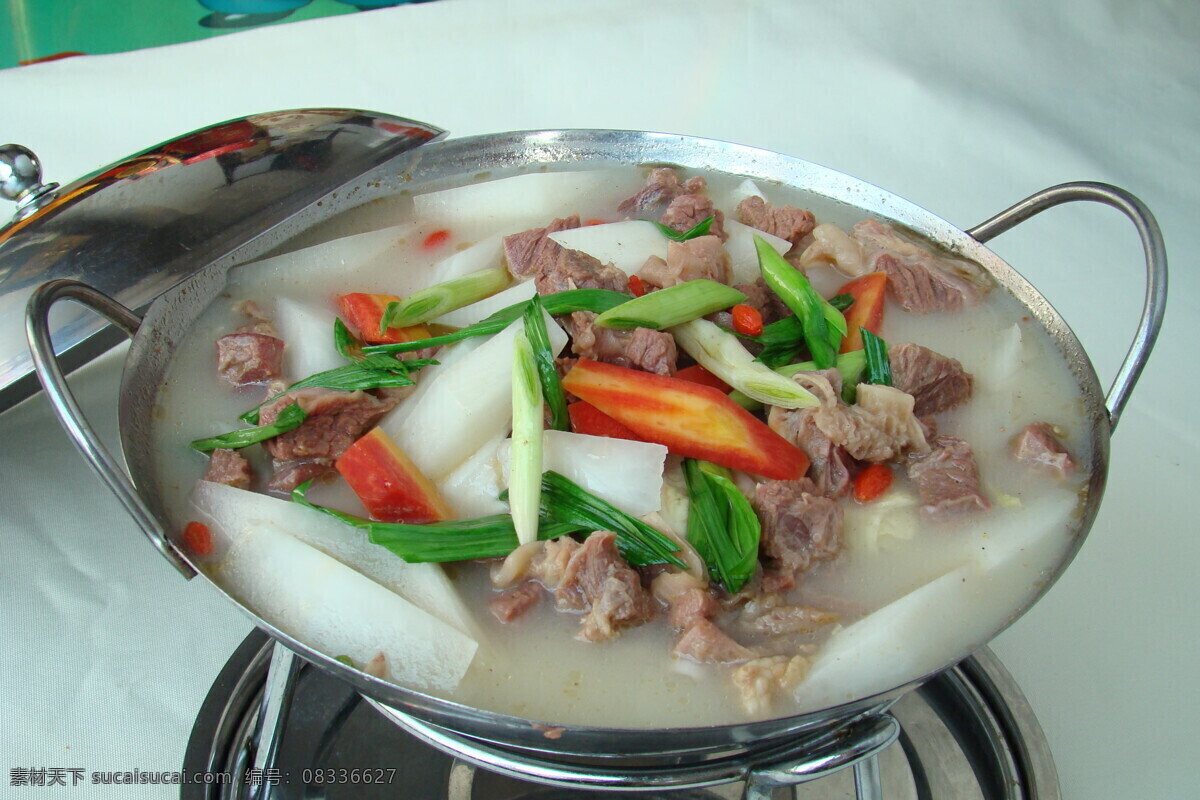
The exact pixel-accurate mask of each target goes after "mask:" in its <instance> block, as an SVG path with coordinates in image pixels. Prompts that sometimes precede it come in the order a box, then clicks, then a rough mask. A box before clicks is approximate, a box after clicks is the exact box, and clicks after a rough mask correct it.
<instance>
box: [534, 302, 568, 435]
mask: <svg viewBox="0 0 1200 800" xmlns="http://www.w3.org/2000/svg"><path fill="white" fill-rule="evenodd" d="M542 312H543V307H542V301H541V299H540V298H539V297H538V295H534V296H533V297H532V298H531V299H530V301H529V303H528V305H526V307H525V320H524V321H525V336H526V337H527V338H528V339H529V344H530V346H531V347H532V348H533V359H534V362H535V363H536V364H537V372H538V378H539V379H540V380H541V383H542V399H544V400H545V401H546V405H547V407H549V409H550V427H551V428H552V429H553V430H556V431H567V430H570V429H571V420H570V418H569V417H568V416H567V397H566V394H564V393H563V388H562V381H561V380H560V379H559V377H558V368H557V367H556V366H555V365H554V356H555V354H554V352H553V351H551V349H550V333H549V332H548V331H547V330H546V317H545V314H543V313H542Z"/></svg>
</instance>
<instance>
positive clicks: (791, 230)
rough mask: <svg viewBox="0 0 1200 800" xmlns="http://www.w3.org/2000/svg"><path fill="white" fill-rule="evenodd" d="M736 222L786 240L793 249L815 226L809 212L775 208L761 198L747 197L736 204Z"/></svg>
mask: <svg viewBox="0 0 1200 800" xmlns="http://www.w3.org/2000/svg"><path fill="white" fill-rule="evenodd" d="M737 218H738V221H739V222H741V223H742V224H744V225H749V226H750V227H751V228H756V229H757V230H760V231H763V232H765V233H769V234H771V235H772V236H778V237H779V238H780V239H787V240H788V241H789V242H791V243H792V247H793V248H794V247H795V246H796V245H798V244H800V240H801V239H803V238H804V237H805V236H808V235H809V234H810V233H812V232H813V228H814V227H815V226H816V224H817V220H816V218H814V217H813V214H812V212H811V211H809V210H807V209H803V208H796V207H795V206H779V207H775V206H772V205H771V204H770V203H768V202H767V201H766V200H764V199H762V198H761V197H754V196H751V197H747V198H746V199H744V200H742V202H740V203H738V207H737Z"/></svg>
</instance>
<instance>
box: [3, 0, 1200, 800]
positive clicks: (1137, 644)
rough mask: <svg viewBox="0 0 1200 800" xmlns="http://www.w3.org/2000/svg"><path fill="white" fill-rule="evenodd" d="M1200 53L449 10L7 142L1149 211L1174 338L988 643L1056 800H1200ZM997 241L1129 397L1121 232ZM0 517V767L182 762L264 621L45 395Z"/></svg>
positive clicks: (107, 425) (197, 76)
mask: <svg viewBox="0 0 1200 800" xmlns="http://www.w3.org/2000/svg"><path fill="white" fill-rule="evenodd" d="M1198 52H1200V6H1197V5H1195V4H1189V3H1185V2H1178V1H1174V2H1173V1H1172V0H1148V1H1147V2H1141V3H1129V2H1124V1H1123V0H1109V1H1108V2H1100V0H1086V1H1084V0H1077V1H1076V2H1071V3H1059V4H1052V3H1041V2H1037V0H1026V1H1024V2H1007V3H996V2H979V1H978V0H970V1H969V2H964V1H963V0H957V1H954V2H952V1H951V0H936V1H931V2H926V3H923V4H920V5H910V4H899V3H871V4H865V3H815V2H788V3H783V2H774V3H772V2H768V1H767V0H762V2H753V1H752V0H740V1H739V0H726V1H725V2H721V3H715V2H709V3H696V2H684V1H683V0H669V1H668V2H656V3H646V2H635V1H634V0H597V1H596V2H590V3H566V2H546V1H545V0H511V1H502V0H491V1H490V2H487V1H485V0H440V1H439V2H436V3H430V4H424V5H417V6H404V7H398V8H394V9H388V10H382V11H374V12H369V13H362V14H357V15H348V16H342V17H336V18H329V19H323V20H316V21H312V22H305V23H297V24H294V25H284V26H276V27H272V28H267V29H262V30H258V31H251V32H245V33H239V34H234V35H230V36H225V37H220V38H216V39H211V40H208V41H204V42H196V43H192V44H184V45H177V46H172V47H166V48H160V49H156V50H148V51H141V52H135V53H127V54H119V55H113V56H99V57H87V58H76V59H70V60H65V61H60V62H55V63H49V64H43V65H38V66H33V67H26V68H20V69H15V70H7V71H3V72H0V92H2V93H3V96H4V98H5V100H6V104H5V105H6V109H7V113H6V114H5V119H4V130H3V134H0V135H2V136H3V138H5V139H8V140H10V141H14V142H20V143H23V144H25V145H27V146H29V147H31V148H33V149H34V150H35V151H36V152H37V153H38V154H39V155H40V156H41V158H42V160H43V163H44V165H45V168H46V171H47V177H48V178H49V179H53V180H60V181H66V180H69V179H72V178H74V177H75V176H78V175H80V174H83V173H85V172H89V171H91V170H93V169H95V168H97V167H100V166H102V165H104V164H106V163H108V162H110V161H112V160H114V159H116V158H119V157H121V156H124V155H127V154H129V153H131V152H134V151H136V150H140V149H142V148H144V147H146V146H149V145H151V144H153V143H155V142H158V141H161V140H163V139H166V138H169V137H171V136H173V135H176V134H179V133H181V132H183V131H186V130H190V129H193V128H196V127H199V126H202V125H205V124H208V123H211V122H214V121H218V120H222V119H227V118H230V117H234V116H239V115H243V114H248V113H253V112H259V111H264V110H273V109H280V108H292V107H313V106H346V107H360V108H373V109H378V110H381V111H389V112H392V113H397V114H401V115H406V116H410V117H413V118H416V119H421V120H426V121H428V122H431V123H434V124H437V125H440V126H442V127H445V128H447V129H449V130H450V131H451V132H452V133H453V134H454V135H464V134H474V133H484V132H491V131H501V130H513V129H527V128H541V127H547V128H550V127H581V128H583V127H611V128H632V129H651V130H663V131H671V132H679V133H689V134H695V135H699V136H706V137H713V138H718V139H727V140H732V141H738V142H743V143H746V144H750V145H756V146H760V147H765V148H769V149H773V150H779V151H782V152H785V153H788V154H792V155H796V156H799V157H802V158H805V159H808V160H810V161H815V162H817V163H821V164H825V165H827V166H830V167H833V168H835V169H839V170H842V171H844V172H847V173H850V174H852V175H856V176H858V177H860V178H864V179H866V180H868V181H870V182H873V183H876V184H878V185H881V186H884V187H887V188H889V189H891V190H893V191H895V192H897V193H899V194H901V195H903V196H906V197H907V198H909V199H911V200H913V201H914V202H916V203H918V204H920V205H923V206H925V207H927V208H929V209H931V210H932V211H934V212H935V213H938V214H940V215H942V216H943V217H945V218H947V219H949V220H950V221H951V222H953V223H955V224H957V225H960V226H963V227H969V226H971V225H973V224H975V223H978V222H980V221H982V220H983V219H984V218H986V217H988V216H990V215H991V214H992V213H994V212H996V211H998V210H1000V209H1001V208H1003V207H1005V206H1007V205H1008V204H1009V203H1011V202H1013V201H1015V200H1018V199H1020V198H1021V197H1024V196H1025V195H1027V194H1029V193H1031V192H1033V191H1035V190H1037V189H1040V188H1043V187H1045V186H1049V185H1052V184H1055V183H1059V182H1062V181H1066V180H1079V179H1087V180H1099V181H1107V182H1111V183H1115V184H1118V185H1120V186H1123V187H1125V188H1127V189H1129V190H1131V191H1133V192H1134V193H1135V194H1137V195H1139V196H1140V197H1141V198H1142V199H1143V200H1145V201H1146V202H1147V203H1148V204H1149V205H1150V207H1151V208H1152V209H1153V210H1154V211H1155V212H1156V213H1157V215H1158V218H1159V220H1160V222H1161V223H1162V227H1163V230H1164V233H1165V235H1166V239H1167V244H1168V250H1169V253H1170V254H1171V256H1172V257H1173V259H1174V265H1175V267H1176V270H1175V274H1174V276H1173V286H1172V290H1171V294H1172V301H1171V305H1170V311H1169V313H1168V316H1167V321H1166V326H1165V328H1164V329H1163V335H1162V338H1161V339H1160V342H1159V345H1158V348H1157V350H1156V353H1155V356H1154V358H1153V359H1152V360H1151V364H1150V366H1149V368H1148V369H1147V371H1146V373H1145V375H1144V376H1143V378H1142V380H1141V383H1140V384H1139V385H1138V387H1137V391H1136V392H1135V393H1134V397H1133V400H1132V402H1131V403H1130V405H1129V407H1128V409H1127V410H1126V413H1125V416H1124V418H1123V420H1122V422H1121V425H1120V429H1119V430H1118V431H1117V434H1116V436H1115V438H1114V441H1113V448H1112V470H1111V473H1110V483H1109V488H1108V492H1107V496H1106V498H1105V502H1104V505H1103V508H1102V511H1101V514H1100V517H1099V519H1098V521H1097V522H1096V524H1095V527H1094V528H1093V530H1092V533H1091V536H1090V538H1089V540H1088V542H1087V544H1086V546H1085V547H1084V548H1083V551H1082V553H1081V554H1080V555H1079V557H1078V558H1077V559H1076V561H1075V563H1074V564H1073V566H1072V567H1071V569H1070V570H1069V571H1068V573H1067V574H1066V576H1065V577H1064V578H1063V579H1062V580H1061V581H1060V582H1059V583H1058V584H1057V585H1056V586H1055V587H1054V588H1053V589H1052V590H1051V591H1050V593H1049V595H1048V596H1047V597H1046V598H1045V599H1044V600H1043V601H1042V602H1041V603H1040V604H1039V605H1038V606H1037V607H1036V608H1035V609H1034V610H1033V611H1031V612H1030V613H1029V614H1027V615H1026V616H1025V617H1024V618H1023V619H1021V620H1020V621H1018V622H1017V623H1016V624H1015V625H1014V626H1013V627H1012V628H1011V629H1010V630H1009V631H1007V632H1005V633H1004V634H1002V635H1001V636H1000V637H999V639H998V640H997V641H996V642H995V643H994V645H993V647H994V649H995V650H996V651H997V653H998V654H999V655H1000V657H1001V658H1002V659H1003V660H1004V662H1005V663H1006V665H1007V666H1008V668H1009V669H1010V670H1011V671H1012V672H1013V673H1014V675H1015V677H1016V678H1017V680H1018V682H1019V683H1020V684H1021V686H1022V687H1023V689H1024V691H1025V692H1026V694H1027V695H1028V697H1029V699H1030V701H1031V703H1032V705H1033V708H1034V710H1035V711H1036V713H1037V714H1038V716H1039V718H1040V720H1041V723H1042V725H1043V727H1044V728H1045V731H1046V735H1047V737H1048V738H1049V742H1050V746H1051V749H1052V751H1053V753H1054V757H1055V760H1056V762H1057V766H1058V770H1059V773H1060V776H1061V783H1062V787H1063V789H1064V794H1065V796H1066V797H1073V798H1127V797H1184V796H1195V795H1196V794H1197V790H1200V779H1198V778H1197V770H1196V768H1195V764H1194V754H1193V750H1194V747H1193V746H1194V744H1195V742H1196V735H1195V732H1194V729H1193V720H1194V718H1195V717H1196V715H1197V712H1198V711H1200V709H1198V708H1197V703H1196V697H1197V692H1196V689H1195V678H1196V675H1197V668H1196V664H1197V662H1198V661H1200V658H1198V656H1200V653H1198V647H1197V641H1198V639H1200V637H1198V636H1197V633H1198V630H1197V629H1198V625H1197V623H1196V612H1197V609H1200V590H1198V589H1197V580H1196V577H1195V575H1196V564H1197V563H1198V562H1200V537H1198V536H1197V533H1198V531H1197V527H1198V526H1197V525H1196V524H1195V518H1196V513H1195V511H1194V510H1193V509H1192V508H1191V507H1190V501H1189V498H1193V499H1194V498H1195V495H1193V494H1192V493H1193V492H1194V491H1196V489H1195V486H1194V482H1193V480H1192V479H1193V478H1195V477H1196V476H1197V475H1200V457H1198V456H1197V453H1198V452H1200V436H1198V435H1197V426H1196V425H1195V424H1194V423H1193V422H1191V421H1190V419H1189V417H1188V414H1190V413H1193V411H1192V409H1193V407H1194V405H1195V404H1194V401H1192V400H1189V398H1193V397H1195V396H1196V395H1197V394H1198V392H1200V380H1198V378H1197V374H1198V372H1197V361H1198V360H1197V358H1196V355H1195V352H1196V341H1197V337H1196V330H1197V328H1198V327H1200V311H1198V310H1197V302H1196V298H1197V297H1198V296H1200V291H1198V290H1200V286H1198V279H1197V273H1196V271H1195V270H1194V268H1193V265H1192V263H1191V262H1192V260H1193V259H1194V254H1195V253H1196V252H1197V251H1200V233H1198V230H1200V225H1197V217H1196V205H1197V203H1196V201H1197V192H1196V186H1197V185H1200V168H1198V166H1197V165H1198V164H1200V136H1197V131H1198V130H1200V66H1198V64H1200V60H1198V59H1197V53H1198ZM994 247H995V249H996V250H997V251H998V252H999V253H1000V254H1001V255H1002V256H1005V257H1006V258H1007V259H1008V260H1009V261H1010V262H1011V263H1012V264H1014V265H1015V266H1016V267H1017V268H1018V269H1019V270H1021V271H1022V272H1023V273H1024V274H1025V275H1026V276H1027V277H1029V278H1030V279H1031V280H1032V281H1033V282H1034V283H1035V284H1036V285H1038V286H1039V287H1040V288H1041V289H1042V290H1043V291H1044V293H1045V294H1046V295H1047V296H1048V297H1049V299H1050V300H1051V302H1052V303H1054V304H1055V306H1056V307H1057V308H1058V309H1059V311H1060V312H1061V313H1062V314H1063V316H1064V317H1065V318H1066V319H1067V320H1068V321H1069V322H1070V323H1071V325H1072V326H1073V327H1074V329H1075V331H1076V332H1077V334H1078V335H1079V337H1080V338H1081V340H1082V341H1083V343H1084V345H1085V346H1086V347H1087V349H1088V351H1089V352H1090V353H1091V355H1092V358H1093V360H1094V363H1095V365H1096V368H1097V371H1098V372H1099V374H1100V375H1101V376H1104V379H1105V380H1107V379H1108V377H1107V376H1112V375H1114V374H1115V371H1116V368H1117V366H1118V364H1119V363H1120V361H1121V358H1122V356H1123V354H1124V352H1125V350H1126V348H1127V345H1128V342H1129V339H1130V336H1131V332H1132V330H1133V326H1134V323H1135V320H1136V317H1137V314H1138V312H1139V310H1140V307H1141V303H1142V292H1143V289H1142V286H1143V282H1142V275H1141V269H1142V268H1141V262H1140V250H1139V248H1138V246H1137V242H1136V239H1135V236H1134V233H1133V230H1132V228H1131V226H1129V225H1128V224H1127V223H1126V221H1125V220H1124V219H1123V218H1121V217H1120V216H1119V215H1118V214H1117V213H1116V212H1114V211H1111V210H1109V209H1103V208H1100V207H1069V208H1063V209H1060V210H1055V211H1052V212H1050V213H1048V214H1046V215H1043V216H1042V217H1039V218H1038V219H1035V220H1033V221H1031V222H1029V223H1028V224H1026V225H1024V226H1022V227H1021V228H1020V229H1019V230H1018V231H1016V232H1013V233H1010V234H1008V235H1006V236H1004V237H1003V238H1001V239H1000V240H998V241H997V242H996V243H995V245H994ZM1188 353H1191V354H1192V355H1188ZM119 372H120V355H119V354H111V355H110V356H109V357H106V358H104V359H103V360H101V361H100V362H97V363H96V364H94V365H92V366H90V367H89V368H87V369H85V370H84V371H82V372H80V373H79V374H78V375H77V377H76V378H75V379H74V381H73V382H74V384H75V385H76V386H77V387H78V390H79V392H80V394H81V396H82V400H83V403H84V405H85V407H86V409H87V410H88V412H89V413H90V414H91V416H92V418H93V419H94V420H95V421H96V422H97V423H98V424H99V425H100V428H101V429H102V430H103V431H105V432H106V434H107V435H108V437H109V440H110V441H113V440H114V434H115V403H116V389H117V381H118V377H119ZM1189 476H1191V477H1189ZM1189 487H1191V488H1189ZM1185 501H1188V502H1185ZM0 525H2V527H3V543H4V551H3V558H2V559H0V597H2V602H0V608H2V611H0V613H2V614H3V623H4V624H3V631H4V636H5V641H6V644H7V646H6V647H4V648H3V650H2V651H0V665H2V670H3V673H2V674H3V681H4V683H3V698H4V700H3V705H2V708H3V711H2V712H0V713H2V714H3V717H2V718H0V723H2V724H0V743H2V744H0V754H2V756H3V757H2V758H0V766H3V767H5V768H7V769H8V770H14V769H21V768H56V767H57V768H73V767H74V768H83V769H84V770H85V771H86V773H90V772H92V771H102V770H132V769H135V768H138V769H142V770H171V769H175V768H177V767H178V766H179V765H180V763H181V761H182V758H183V749H184V744H185V742H186V740H187V736H188V734H189V732H190V729H191V725H192V721H193V719H194V717H195V714H196V712H197V709H198V708H199V704H200V702H201V700H202V698H203V697H204V694H205V692H206V691H207V689H208V687H209V685H210V683H211V682H212V680H213V678H214V677H215V676H216V674H217V671H218V669H219V668H220V666H221V665H222V664H223V662H224V661H225V659H226V658H227V657H228V655H229V654H230V653H231V652H232V650H233V648H234V646H235V645H236V644H237V643H238V642H239V641H240V640H241V638H242V637H243V636H244V635H245V634H246V633H247V632H248V631H249V629H250V626H249V623H248V622H247V621H246V620H245V619H244V618H243V617H242V616H241V615H240V614H239V613H237V612H235V611H234V610H233V609H232V608H230V607H227V606H226V605H225V604H224V603H223V602H218V599H217V598H216V597H215V595H214V594H213V593H212V592H210V591H208V590H207V589H206V587H205V586H203V585H202V584H200V583H199V582H196V583H194V584H189V583H187V582H185V581H183V580H182V579H180V578H179V576H178V575H177V574H176V573H175V572H174V571H173V570H172V569H171V568H170V567H169V566H168V565H167V564H166V563H165V562H164V561H163V560H162V559H161V558H160V557H159V556H158V555H157V554H156V553H155V552H154V551H153V549H152V548H150V547H148V546H147V545H146V543H145V542H143V541H141V535H140V534H139V533H138V532H136V530H135V529H134V527H133V525H132V523H131V522H130V521H129V520H128V519H127V518H126V517H125V516H124V514H123V513H122V512H121V510H120V509H119V507H118V505H117V503H116V501H115V500H114V499H113V498H112V497H111V496H110V495H109V494H108V493H107V492H106V491H105V490H103V489H102V488H101V486H100V485H99V483H98V482H97V481H96V479H95V478H94V477H93V476H92V475H91V474H90V473H89V472H88V471H87V469H86V468H85V467H84V466H83V465H82V462H81V461H80V460H79V459H78V458H77V457H76V456H75V454H74V452H73V451H72V449H71V448H70V446H69V445H68V443H67V441H66V438H65V436H64V435H63V433H62V431H61V430H60V429H59V428H58V426H57V424H56V423H55V422H54V420H53V419H52V416H51V414H50V413H49V411H48V409H47V406H46V403H45V401H44V399H43V398H41V397H40V396H39V397H37V398H34V399H32V400H31V401H28V402H27V403H25V404H24V405H22V406H20V407H18V408H16V409H13V410H10V411H8V412H6V413H4V414H3V415H0ZM11 777H12V773H11V772H10V775H9V776H6V777H2V778H0V785H3V789H2V790H0V791H3V792H8V793H11V794H13V795H14V796H25V795H24V794H21V793H22V792H25V793H34V792H45V793H53V792H59V793H62V794H70V793H77V794H73V795H72V796H88V797H121V798H128V797H158V796H166V792H165V791H164V790H163V789H162V788H160V787H140V788H138V787H128V788H113V789H110V790H102V789H100V788H89V789H88V790H86V793H84V792H85V790H82V789H71V788H65V789H63V788H59V789H44V790H37V789H18V788H11V787H10V783H11V780H10V779H11ZM69 782H70V781H69V780H68V783H69ZM38 796H42V795H41V794H39V795H38Z"/></svg>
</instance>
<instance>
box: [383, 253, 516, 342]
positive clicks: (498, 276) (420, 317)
mask: <svg viewBox="0 0 1200 800" xmlns="http://www.w3.org/2000/svg"><path fill="white" fill-rule="evenodd" d="M509 280H510V276H509V273H508V270H506V269H500V268H496V269H481V270H479V271H478V272H472V273H471V274H470V275H464V276H463V277H461V278H455V279H454V280H449V281H446V282H445V283H439V284H437V285H436V286H430V287H429V288H428V289H422V290H421V291H419V292H414V293H413V294H411V295H409V296H408V297H406V298H404V299H403V300H400V301H397V302H394V303H388V306H387V310H386V311H384V312H383V316H382V317H380V319H379V332H380V333H385V332H386V331H387V329H388V328H407V327H408V326H410V325H420V324H421V323H422V322H427V321H429V320H431V319H433V318H434V317H440V316H441V315H442V314H445V313H447V312H448V311H453V310H454V309H456V308H462V307H463V306H468V305H470V304H471V303H474V302H477V301H479V300H482V299H483V298H485V297H491V296H492V295H494V294H495V293H496V292H498V291H500V290H501V289H504V288H505V287H507V286H508V283H509Z"/></svg>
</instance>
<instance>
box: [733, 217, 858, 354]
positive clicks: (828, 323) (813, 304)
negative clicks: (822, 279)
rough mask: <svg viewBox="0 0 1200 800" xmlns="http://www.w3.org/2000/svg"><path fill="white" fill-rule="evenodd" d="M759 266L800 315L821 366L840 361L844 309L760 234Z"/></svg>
mask: <svg viewBox="0 0 1200 800" xmlns="http://www.w3.org/2000/svg"><path fill="white" fill-rule="evenodd" d="M754 247H755V249H756V250H757V251H758V266H759V269H760V270H761V271H762V275H763V280H765V281H766V283H767V286H769V287H771V290H772V291H774V292H775V294H777V295H779V297H780V299H781V300H783V302H784V304H785V305H787V307H788V308H790V309H791V310H792V311H794V312H795V313H796V316H797V317H798V318H799V319H800V324H801V326H802V328H803V330H804V341H805V343H806V344H807V345H808V352H809V353H811V354H812V357H813V361H815V362H816V363H817V366H818V367H819V368H820V369H827V368H829V367H832V366H833V365H834V363H836V361H837V351H838V346H839V345H840V344H841V340H842V336H843V335H845V332H846V319H845V317H843V316H842V312H840V311H838V310H837V309H836V308H834V307H833V306H831V305H829V303H828V301H826V300H825V298H823V297H821V295H820V294H818V293H817V290H816V289H814V288H813V287H812V284H811V283H809V282H808V278H806V277H804V274H803V273H802V272H800V271H799V270H798V269H796V268H795V267H793V266H792V265H791V264H789V263H788V262H787V261H786V260H784V258H783V256H781V255H779V253H777V252H775V248H773V247H771V245H769V244H767V242H766V240H764V239H763V238H762V237H761V236H755V237H754Z"/></svg>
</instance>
